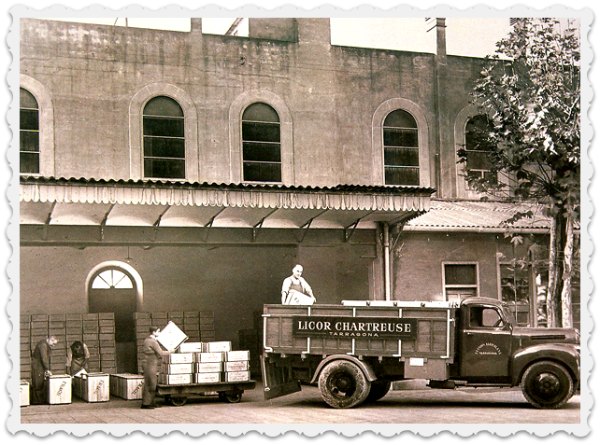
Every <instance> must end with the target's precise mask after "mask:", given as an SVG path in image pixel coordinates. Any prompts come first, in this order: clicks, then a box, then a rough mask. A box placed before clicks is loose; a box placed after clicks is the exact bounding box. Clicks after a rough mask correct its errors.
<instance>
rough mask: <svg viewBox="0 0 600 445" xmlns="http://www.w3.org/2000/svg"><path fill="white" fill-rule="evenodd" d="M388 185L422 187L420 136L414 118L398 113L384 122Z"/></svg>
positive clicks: (385, 166)
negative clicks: (420, 175)
mask: <svg viewBox="0 0 600 445" xmlns="http://www.w3.org/2000/svg"><path fill="white" fill-rule="evenodd" d="M383 163H384V170H385V183H386V184H389V185H419V184H420V178H419V133H418V128H417V122H416V121H415V118H414V117H413V116H412V115H411V114H410V113H408V112H406V111H404V110H395V111H392V112H391V113H390V114H388V115H387V117H386V118H385V120H384V122H383Z"/></svg>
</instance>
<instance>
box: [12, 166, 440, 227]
mask: <svg viewBox="0 0 600 445" xmlns="http://www.w3.org/2000/svg"><path fill="white" fill-rule="evenodd" d="M433 191H434V190H433V189H430V188H423V187H402V186H361V185H339V186H335V187H303V186H283V185H279V184H277V185H269V184H209V183H186V182H168V181H151V180H139V181H133V180H130V181H124V180H97V179H84V178H79V179H77V178H69V179H67V178H49V177H35V176H22V177H21V183H20V210H21V224H57V225H106V226H162V227H229V228H237V227H239V228H247V227H253V228H255V227H264V228H302V227H307V226H310V227H311V228H347V227H350V226H353V227H355V228H373V227H375V225H374V224H375V222H378V221H387V222H391V223H393V222H395V221H399V220H404V219H407V218H410V217H414V216H416V215H419V214H421V213H423V212H426V211H427V210H428V208H429V202H430V195H431V194H432V193H433Z"/></svg>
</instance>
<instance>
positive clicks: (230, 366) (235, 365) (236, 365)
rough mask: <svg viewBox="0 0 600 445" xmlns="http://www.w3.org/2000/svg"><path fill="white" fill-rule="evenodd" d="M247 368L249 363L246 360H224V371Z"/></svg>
mask: <svg viewBox="0 0 600 445" xmlns="http://www.w3.org/2000/svg"><path fill="white" fill-rule="evenodd" d="M249 369H250V364H249V362H247V361H239V362H225V371H226V372H233V371H248V370H249Z"/></svg>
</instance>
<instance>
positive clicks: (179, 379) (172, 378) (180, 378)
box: [158, 374, 194, 385]
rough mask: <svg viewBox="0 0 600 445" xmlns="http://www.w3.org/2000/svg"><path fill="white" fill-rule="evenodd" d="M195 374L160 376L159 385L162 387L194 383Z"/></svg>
mask: <svg viewBox="0 0 600 445" xmlns="http://www.w3.org/2000/svg"><path fill="white" fill-rule="evenodd" d="M193 380H194V379H193V374H160V375H159V376H158V383H160V384H161V385H185V384H188V383H193Z"/></svg>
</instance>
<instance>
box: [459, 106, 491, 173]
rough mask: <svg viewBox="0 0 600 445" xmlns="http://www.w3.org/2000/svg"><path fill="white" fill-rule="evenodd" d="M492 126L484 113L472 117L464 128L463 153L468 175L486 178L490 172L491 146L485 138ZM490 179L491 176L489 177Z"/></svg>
mask: <svg viewBox="0 0 600 445" xmlns="http://www.w3.org/2000/svg"><path fill="white" fill-rule="evenodd" d="M491 128H492V122H491V121H490V119H489V117H488V116H487V115H485V114H480V115H477V116H474V117H472V118H471V119H469V121H468V122H467V125H466V128H465V153H466V156H467V163H466V169H467V174H468V175H470V176H473V175H475V176H476V177H478V178H488V177H489V176H490V175H491V174H492V173H491V171H490V170H491V166H492V161H491V158H490V153H491V152H492V151H493V147H492V146H490V143H489V142H488V140H487V135H488V133H489V132H490V129H491ZM489 179H491V178H489Z"/></svg>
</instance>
